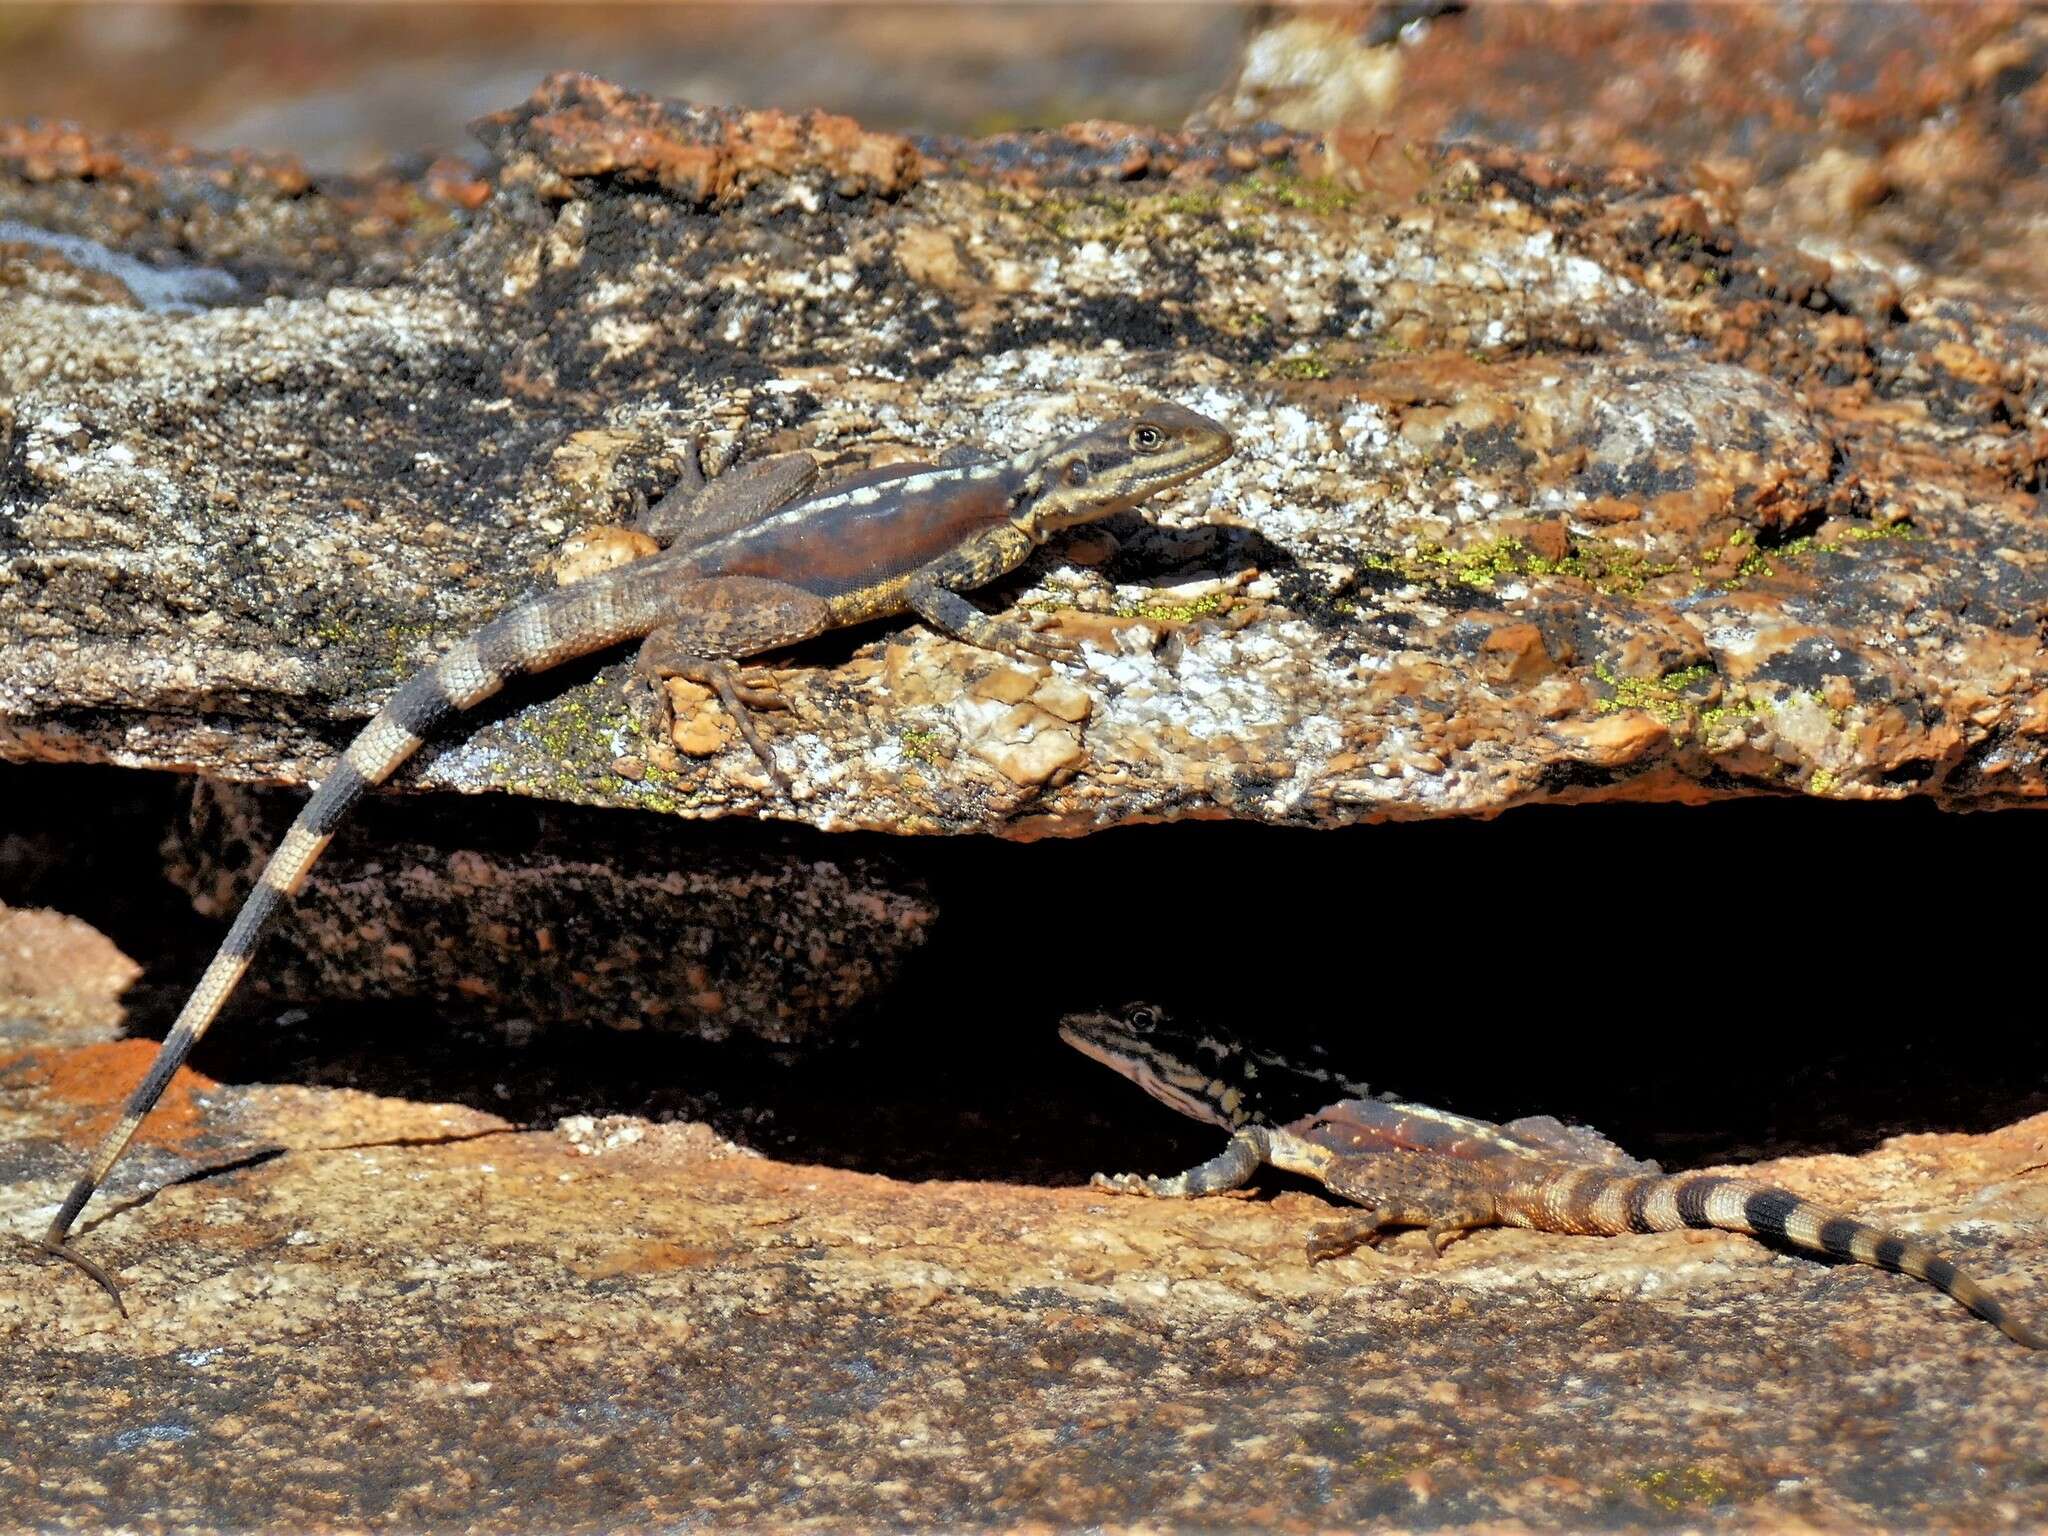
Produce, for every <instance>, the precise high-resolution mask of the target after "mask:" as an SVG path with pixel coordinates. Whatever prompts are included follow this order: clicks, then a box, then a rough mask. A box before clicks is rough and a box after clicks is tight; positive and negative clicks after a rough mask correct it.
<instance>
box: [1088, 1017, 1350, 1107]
mask: <svg viewBox="0 0 2048 1536" xmlns="http://www.w3.org/2000/svg"><path fill="white" fill-rule="evenodd" d="M1060 1038H1061V1039H1062V1040H1064V1041H1066V1042H1067V1044H1069V1045H1071V1046H1072V1047H1074V1049H1075V1050H1077V1051H1079V1052H1080V1053H1081V1054H1082V1055H1084V1056H1087V1057H1090V1058H1092V1059H1094V1060H1096V1061H1099V1062H1101V1063H1102V1064H1103V1065H1104V1066H1105V1067H1108V1068H1109V1069H1110V1070H1111V1071H1113V1072H1117V1073H1121V1074H1122V1075H1123V1076H1125V1077H1128V1078H1129V1079H1130V1080H1131V1081H1132V1082H1134V1083H1136V1084H1137V1085H1138V1086H1139V1087H1140V1088H1142V1089H1144V1090H1145V1091H1146V1092H1147V1093H1149V1094H1151V1095H1152V1097H1153V1098H1155V1099H1157V1100H1159V1101H1160V1103H1162V1104H1168V1105H1171V1106H1172V1107H1173V1108H1175V1109H1177V1110H1179V1111H1180V1112H1181V1113H1182V1114H1184V1115H1188V1116H1191V1117H1192V1118H1194V1119H1196V1120H1206V1121H1208V1122H1209V1123H1210V1124H1211V1125H1220V1126H1223V1127H1225V1128H1227V1129H1229V1130H1236V1129H1237V1128H1238V1127H1240V1126H1245V1125H1288V1124H1291V1123H1293V1122H1295V1121H1297V1120H1299V1119H1301V1118H1303V1117H1304V1116H1307V1115H1310V1114H1313V1113H1315V1112H1317V1111H1318V1110H1321V1109H1323V1108H1325V1107H1326V1106H1328V1105H1331V1104H1334V1103H1336V1102H1337V1101H1338V1100H1341V1099H1362V1098H1364V1097H1366V1096H1367V1095H1368V1094H1369V1093H1370V1092H1371V1090H1370V1089H1368V1088H1367V1087H1366V1086H1365V1085H1364V1084H1363V1083H1357V1082H1352V1081H1351V1080H1349V1079H1348V1078H1344V1077H1340V1076H1338V1075H1337V1074H1336V1073H1334V1072H1331V1071H1330V1070H1328V1069H1327V1068H1326V1067H1324V1066H1323V1064H1322V1060H1321V1052H1320V1051H1319V1050H1316V1049H1314V1048H1311V1049H1309V1050H1307V1051H1305V1052H1304V1053H1303V1054H1302V1055H1301V1056H1300V1057H1299V1058H1298V1059H1297V1058H1290V1057H1287V1056H1282V1055H1280V1054H1279V1053H1277V1052H1273V1051H1265V1050H1257V1049H1253V1048H1251V1047H1248V1046H1246V1045H1245V1044H1244V1043H1243V1042H1241V1041H1238V1040H1231V1039H1219V1038H1218V1037H1217V1036H1216V1035H1215V1034H1213V1033H1211V1032H1210V1031H1208V1030H1205V1029H1199V1028H1194V1027H1191V1026H1188V1025H1184V1024H1178V1023H1176V1022H1175V1021H1174V1020H1173V1019H1172V1018H1171V1017H1169V1016H1168V1014H1167V1013H1166V1011H1165V1010H1164V1009H1163V1008H1157V1007H1154V1006H1153V1005H1152V1004H1150V1003H1133V1004H1131V1005H1130V1006H1128V1007H1124V1008H1119V1009H1116V1010H1115V1011H1114V1012H1104V1013H1070V1014H1068V1015H1067V1016H1066V1017H1065V1018H1064V1019H1062V1020H1060Z"/></svg>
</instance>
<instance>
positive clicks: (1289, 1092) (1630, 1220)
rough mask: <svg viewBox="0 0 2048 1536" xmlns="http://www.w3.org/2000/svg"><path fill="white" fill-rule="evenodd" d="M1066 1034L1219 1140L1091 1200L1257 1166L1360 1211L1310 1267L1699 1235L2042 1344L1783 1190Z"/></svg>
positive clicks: (1096, 1035)
mask: <svg viewBox="0 0 2048 1536" xmlns="http://www.w3.org/2000/svg"><path fill="white" fill-rule="evenodd" d="M1060 1037H1061V1038H1062V1039H1064V1040H1065V1041H1066V1042H1067V1044H1069V1045H1071V1046H1073V1047H1075V1048H1076V1049H1077V1050H1079V1051H1081V1052H1082V1053H1083V1054H1084V1055H1087V1056H1089V1057H1091V1058H1093V1059H1094V1060H1096V1061H1099V1062H1101V1063H1102V1064H1103V1065H1105V1066H1107V1067H1109V1068H1111V1069H1112V1070H1114V1071H1116V1072H1118V1073H1121V1074H1122V1075H1123V1076H1125V1077H1128V1078H1129V1079H1131V1081H1133V1082H1134V1083H1136V1084H1137V1085H1138V1086H1139V1087H1141V1088H1143V1089H1144V1090H1145V1091H1146V1092H1147V1093H1149V1094H1151V1095H1152V1096H1153V1097H1154V1098H1156V1099H1158V1100H1160V1101H1161V1102H1162V1103H1165V1104H1169V1105H1171V1106H1172V1107H1173V1108H1175V1109H1177V1110H1179V1111H1180V1112H1181V1113H1182V1114H1184V1115H1189V1116H1191V1117H1193V1118H1194V1119H1197V1120H1204V1121H1207V1122H1208V1123H1210V1124H1212V1125H1218V1126H1221V1127H1223V1128H1224V1129H1225V1130H1227V1131H1229V1132H1230V1143H1229V1145H1228V1146H1226V1147H1225V1148H1224V1150H1223V1151H1222V1152H1221V1153H1219V1154H1218V1155H1217V1156H1215V1157H1213V1158H1211V1159H1210V1160H1209V1161H1208V1162H1206V1163H1202V1164H1199V1165H1197V1166H1196V1167H1193V1168H1190V1169H1189V1170H1187V1172H1185V1173H1181V1174H1175V1175H1173V1176H1172V1177H1170V1178H1155V1177H1152V1176H1150V1175H1147V1174H1138V1173H1123V1174H1115V1175H1109V1174H1100V1173H1098V1174H1096V1175H1095V1177H1094V1179H1093V1180H1092V1181H1091V1182H1092V1183H1093V1184H1094V1185H1095V1187H1097V1188H1100V1189H1110V1190H1115V1191H1117V1192H1118V1193H1121V1194H1136V1195H1152V1196H1158V1197H1161V1198H1167V1199H1193V1198H1196V1197H1199V1196H1202V1195H1208V1194H1215V1193H1218V1192H1220V1191H1223V1190H1228V1189H1236V1188H1238V1187H1240V1186H1242V1185H1243V1184H1244V1183H1245V1182H1246V1181H1247V1180H1249V1179H1250V1178H1251V1177H1252V1175H1253V1174H1254V1173H1256V1172H1257V1171H1258V1169H1259V1167H1260V1165H1261V1164H1271V1165H1272V1166H1273V1167H1275V1168H1281V1169H1285V1170H1286V1171H1288V1172H1290V1173H1299V1174H1303V1175H1305V1176H1307V1177H1309V1178H1312V1179H1314V1180H1316V1181H1317V1182H1319V1183H1320V1184H1322V1185H1323V1186H1324V1187H1325V1188H1326V1189H1328V1190H1329V1191H1330V1193H1331V1194H1333V1195H1339V1196H1341V1197H1343V1198H1344V1199H1346V1200H1350V1201H1353V1202H1355V1203H1357V1204H1359V1205H1362V1206H1364V1207H1365V1209H1364V1210H1363V1211H1361V1212H1359V1213H1357V1214H1355V1215H1351V1216H1348V1217H1346V1218H1345V1219H1343V1220H1340V1221H1335V1222H1331V1223H1328V1224H1326V1225H1324V1226H1322V1227H1320V1228H1318V1229H1317V1230H1316V1231H1315V1232H1314V1233H1313V1234H1312V1235H1311V1236H1310V1238H1309V1240H1308V1259H1309V1262H1310V1263H1312V1264H1313V1263H1315V1262H1317V1261H1318V1260H1321V1259H1326V1258H1333V1257H1335V1256H1337V1255H1339V1254H1342V1253H1347V1252H1349V1251H1350V1250H1351V1249H1353V1248H1355V1247H1357V1246H1358V1245H1360V1244H1361V1243H1363V1244H1366V1245H1368V1246H1370V1245H1373V1244H1376V1243H1377V1242H1378V1241H1379V1240H1380V1239H1381V1238H1383V1237H1385V1236H1386V1235H1387V1234H1388V1233H1389V1232H1390V1231H1391V1230H1393V1229H1395V1228H1401V1227H1423V1228H1425V1229H1427V1231H1428V1234H1429V1240H1430V1245H1431V1247H1432V1248H1434V1249H1435V1251H1436V1252H1437V1253H1439V1254H1441V1253H1442V1252H1443V1250H1444V1248H1445V1246H1446V1245H1447V1244H1449V1243H1450V1242H1451V1241H1453V1240H1454V1239H1455V1238H1457V1237H1458V1236H1459V1234H1461V1233H1464V1232H1467V1231H1470V1230H1473V1229H1475V1228H1479V1227H1494V1226H1512V1227H1527V1228H1530V1229H1531V1230H1534V1231H1538V1232H1570V1233H1578V1234H1585V1235H1595V1236H1603V1237H1611V1236H1618V1235H1620V1234H1623V1233H1641V1232H1672V1231H1677V1230H1680V1229H1681V1228H1686V1227H1711V1228H1717V1229H1719V1230H1721V1231H1724V1232H1746V1233H1749V1234H1750V1235H1752V1236H1755V1237H1763V1238H1775V1239H1778V1240H1779V1241H1782V1242H1785V1243H1789V1244H1791V1245H1793V1246H1794V1247H1798V1248H1804V1249H1808V1250H1810V1251H1812V1252H1815V1253H1824V1254H1827V1255H1828V1256H1830V1257H1831V1258H1837V1259H1849V1260H1853V1261H1855V1262H1856V1263H1859V1264H1869V1265H1873V1266H1875V1267H1876V1268H1879V1269H1890V1270H1896V1271H1898V1272H1900V1273H1901V1274H1906V1275H1911V1276H1912V1277H1913V1278H1914V1279H1916V1280H1925V1281H1926V1282H1928V1283H1929V1284H1930V1285H1933V1286H1935V1287H1937V1288H1938V1289H1940V1290H1942V1291H1945V1292H1946V1293H1947V1294H1948V1295H1950V1296H1952V1297H1954V1298H1955V1299H1956V1300H1957V1301H1958V1302H1960V1303H1962V1305H1964V1306H1965V1307H1967V1308H1969V1309H1970V1310H1971V1311H1972V1312H1974V1313H1976V1314H1977V1315H1978V1316H1979V1317H1981V1318H1983V1319H1984V1320H1985V1321H1986V1322H1989V1323H1991V1324H1993V1325H1994V1326H1996V1327H1997V1328H1998V1329H2000V1330H2001V1331H2002V1332H2004V1333H2005V1334H2006V1335H2007V1336H2009V1337H2011V1338H2013V1339H2016V1340H2018V1341H2019V1342H2020V1343H2022V1344H2024V1345H2026V1346H2027V1347H2028V1348H2030V1349H2048V1334H2043V1333H2042V1332H2041V1331H2040V1330H2038V1329H2036V1328H2033V1327H2030V1326H2029V1325H2028V1324H2026V1323H2024V1322H2022V1321H2021V1320H2020V1319H2019V1318H2017V1317H2015V1316H2014V1315H2013V1314H2012V1311H2011V1310H2010V1309H2009V1308H2008V1307H2007V1306H2006V1304H2005V1303H2004V1302H2002V1301H2000V1300H1999V1299H1998V1298H1997V1297H1995V1296H1993V1295H1991V1294H1990V1293H1989V1292H1987V1291H1986V1290H1985V1289H1984V1288H1983V1287H1982V1286H1980V1285H1979V1284H1978V1283H1977V1282H1976V1281H1975V1280H1973V1279H1971V1278H1970V1277H1969V1276H1968V1275H1966V1274H1964V1273H1963V1272H1962V1271H1961V1270H1960V1269H1958V1268H1957V1267H1956V1265H1955V1263H1954V1262H1953V1261H1952V1260H1950V1259H1947V1258H1944V1257H1943V1256H1942V1255H1940V1254H1938V1253H1936V1252H1935V1251H1934V1250H1933V1249H1932V1248H1929V1247H1928V1246H1927V1245H1926V1244H1924V1243H1922V1242H1920V1241H1919V1240H1918V1239H1916V1238H1911V1237H1906V1236H1903V1235H1901V1234H1899V1233H1894V1232H1886V1231H1884V1230H1882V1229H1880V1228H1877V1227H1873V1226H1870V1225H1868V1224H1866V1223H1864V1222H1861V1221H1858V1220H1856V1219H1855V1218H1854V1217H1852V1216H1845V1215H1842V1214H1840V1213H1838V1212H1836V1211H1832V1210H1829V1209H1828V1208H1827V1207H1826V1206H1823V1205H1818V1204H1816V1203H1814V1202H1813V1201H1811V1200H1806V1199H1802V1198H1801V1197H1800V1196H1798V1195H1795V1194H1792V1193H1791V1192H1790V1191H1788V1190H1783V1189H1777V1188H1774V1187H1773V1186H1771V1185H1768V1184H1763V1183H1759V1182H1756V1181H1754V1180H1751V1179H1742V1178H1731V1177H1728V1176H1726V1175H1723V1174H1710V1173H1677V1174H1666V1173H1663V1172H1662V1171H1660V1170H1659V1169H1658V1167H1657V1165H1656V1164H1655V1163H1645V1162H1638V1161H1636V1160H1635V1159H1633V1158H1630V1157H1628V1156H1627V1155H1626V1154H1624V1153H1623V1152H1622V1151H1621V1150H1620V1149H1619V1148H1618V1147H1616V1146H1614V1144H1613V1143H1611V1142H1609V1141H1608V1140H1607V1139H1606V1138H1605V1137H1603V1136H1601V1135H1600V1134H1599V1133H1598V1132H1596V1131H1592V1130H1588V1129H1587V1128H1585V1127H1583V1126H1567V1125H1564V1124H1562V1123H1561V1122H1559V1121H1557V1120H1554V1119H1551V1118H1550V1117H1549V1116H1537V1117H1532V1118H1530V1119H1526V1120H1513V1121H1510V1122H1508V1123H1507V1124H1505V1125H1494V1124H1491V1123H1489V1122H1487V1121H1484V1120H1472V1119H1467V1118H1466V1117H1464V1116H1462V1115H1454V1114H1449V1113H1446V1112H1444V1111H1442V1110H1436V1109H1431V1108H1429V1107H1428V1106H1426V1105H1420V1104H1411V1103H1405V1102H1402V1101H1400V1100H1396V1099H1385V1098H1373V1097H1370V1096H1369V1095H1368V1091H1367V1090H1366V1089H1365V1087H1364V1086H1363V1085H1361V1084H1358V1083H1354V1082H1349V1081H1346V1080H1344V1079H1342V1078H1338V1077H1335V1076H1333V1075H1332V1074H1330V1073H1329V1072H1327V1071H1324V1070H1322V1069H1320V1068H1310V1067H1302V1066H1299V1065H1297V1064H1294V1063H1290V1062H1288V1061H1287V1060H1286V1059H1285V1058H1283V1057H1280V1056H1278V1055H1277V1054H1269V1053H1264V1052H1259V1051H1255V1050H1251V1049H1248V1048H1247V1047H1246V1046H1244V1045H1243V1044H1242V1043H1240V1042H1237V1041H1233V1040H1228V1039H1222V1038H1219V1037H1217V1036H1216V1035H1214V1034H1211V1033H1208V1032H1206V1031H1203V1030H1200V1029H1195V1028H1187V1027H1182V1026H1180V1025H1177V1024H1175V1023H1174V1022H1173V1021H1172V1020H1171V1019H1169V1018H1168V1017H1167V1016H1166V1015H1165V1013H1163V1012H1162V1011H1161V1010H1159V1009H1157V1008H1153V1007H1150V1006H1148V1005H1144V1004H1139V1005H1134V1006H1132V1007H1129V1008H1126V1009H1124V1010H1122V1011H1121V1012H1119V1013H1077V1014H1070V1015H1068V1017H1066V1018H1065V1019H1063V1020H1062V1021H1061V1022H1060Z"/></svg>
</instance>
